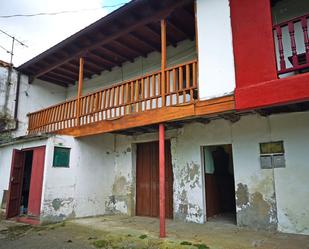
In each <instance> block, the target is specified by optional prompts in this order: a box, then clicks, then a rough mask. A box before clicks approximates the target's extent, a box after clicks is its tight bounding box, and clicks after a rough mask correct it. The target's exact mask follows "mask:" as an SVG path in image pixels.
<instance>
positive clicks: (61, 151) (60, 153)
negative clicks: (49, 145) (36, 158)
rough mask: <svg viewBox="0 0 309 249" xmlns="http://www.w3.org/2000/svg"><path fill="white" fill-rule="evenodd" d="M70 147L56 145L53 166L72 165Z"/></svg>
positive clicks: (65, 166) (64, 166)
mask: <svg viewBox="0 0 309 249" xmlns="http://www.w3.org/2000/svg"><path fill="white" fill-rule="evenodd" d="M70 151H71V149H70V148H64V147H56V146H55V147H54V160H53V167H63V168H69V165H70Z"/></svg>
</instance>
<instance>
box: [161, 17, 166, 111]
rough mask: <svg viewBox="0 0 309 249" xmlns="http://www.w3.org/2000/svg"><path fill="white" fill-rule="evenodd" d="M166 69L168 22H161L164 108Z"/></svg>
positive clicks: (163, 100)
mask: <svg viewBox="0 0 309 249" xmlns="http://www.w3.org/2000/svg"><path fill="white" fill-rule="evenodd" d="M165 69H166V20H165V19H162V20H161V96H162V107H164V106H165V85H166V82H165Z"/></svg>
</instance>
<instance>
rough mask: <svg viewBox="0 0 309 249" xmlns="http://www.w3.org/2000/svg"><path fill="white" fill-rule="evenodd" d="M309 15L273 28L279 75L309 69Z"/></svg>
mask: <svg viewBox="0 0 309 249" xmlns="http://www.w3.org/2000/svg"><path fill="white" fill-rule="evenodd" d="M308 22H309V14H307V15H304V16H301V17H297V18H294V19H292V20H289V21H286V22H283V23H280V24H276V25H274V26H273V31H274V35H275V45H276V53H277V60H278V74H284V73H289V72H295V71H299V72H301V70H304V69H307V68H309V39H308V26H309V24H308Z"/></svg>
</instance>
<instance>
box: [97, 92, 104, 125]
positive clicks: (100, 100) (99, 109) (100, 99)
mask: <svg viewBox="0 0 309 249" xmlns="http://www.w3.org/2000/svg"><path fill="white" fill-rule="evenodd" d="M102 94H103V91H100V92H99V97H98V99H99V102H98V106H97V121H99V120H101V119H100V111H101V110H102Z"/></svg>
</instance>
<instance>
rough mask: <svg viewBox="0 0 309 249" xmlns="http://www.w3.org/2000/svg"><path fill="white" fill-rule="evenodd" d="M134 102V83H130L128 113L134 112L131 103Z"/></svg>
mask: <svg viewBox="0 0 309 249" xmlns="http://www.w3.org/2000/svg"><path fill="white" fill-rule="evenodd" d="M133 102H134V82H133V81H132V82H131V96H130V103H131V105H130V112H134V106H133V104H132V103H133Z"/></svg>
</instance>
